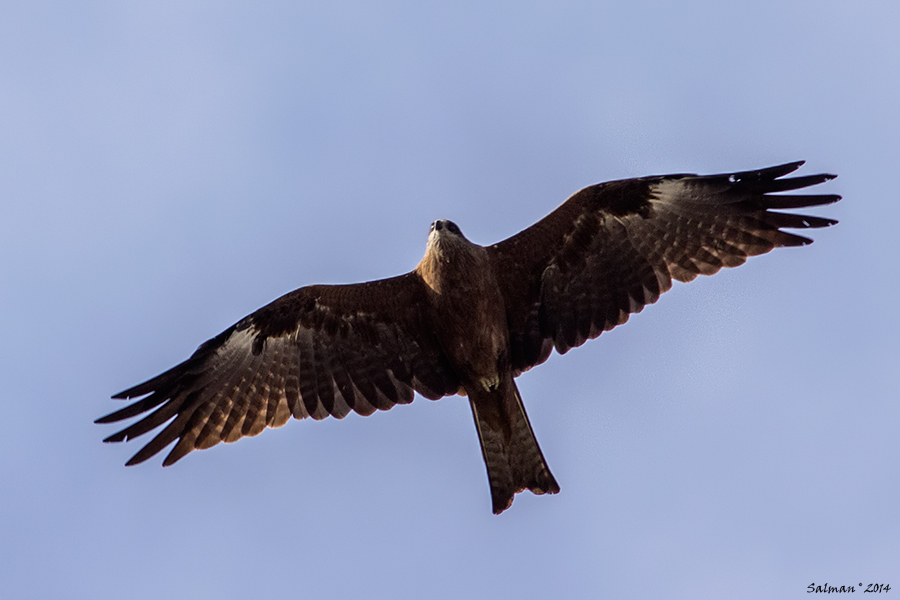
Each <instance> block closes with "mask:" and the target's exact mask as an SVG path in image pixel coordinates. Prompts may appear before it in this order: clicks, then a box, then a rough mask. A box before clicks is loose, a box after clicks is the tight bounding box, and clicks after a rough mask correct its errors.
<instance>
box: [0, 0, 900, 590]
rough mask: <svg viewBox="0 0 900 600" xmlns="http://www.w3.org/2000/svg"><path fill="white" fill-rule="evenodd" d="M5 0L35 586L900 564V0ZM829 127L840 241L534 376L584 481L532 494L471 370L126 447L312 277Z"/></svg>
mask: <svg viewBox="0 0 900 600" xmlns="http://www.w3.org/2000/svg"><path fill="white" fill-rule="evenodd" d="M3 12H4V16H3V18H2V19H0V256H2V257H3V260H2V261H0V310H2V314H3V317H4V318H3V319H2V323H0V339H2V342H0V382H2V386H0V400H2V406H3V409H4V415H5V418H4V420H3V424H2V426H0V427H2V435H0V478H2V481H3V485H2V492H0V539H2V540H3V543H2V544H0V588H2V589H3V590H4V596H5V597H6V596H7V595H8V597H10V598H17V599H18V598H63V597H65V598H91V599H104V598H113V597H116V598H121V597H129V598H135V599H137V598H161V597H192V598H212V597H216V598H246V597H271V598H276V597H277V598H282V597H283V598H296V597H304V598H305V597H308V598H320V599H327V598H351V597H353V598H359V597H366V598H368V597H372V598H380V597H383V598H448V599H449V598H460V597H469V598H498V597H500V598H503V597H512V596H513V595H515V596H517V597H520V598H537V597H548V596H550V595H553V597H567V598H575V599H577V598H602V597H610V598H721V597H729V598H762V597H766V598H796V597H801V595H803V594H805V593H806V588H807V586H808V585H809V584H810V583H812V582H816V583H824V582H826V581H827V582H829V583H832V584H836V583H837V584H859V583H863V584H865V583H869V582H879V583H890V584H891V585H892V587H896V588H897V590H898V591H900V567H898V565H900V541H898V540H900V535H898V534H900V516H898V511H897V497H898V492H900V436H898V435H897V428H898V424H900V406H898V404H900V403H898V398H900V376H898V374H897V371H898V364H900V347H898V344H897V336H898V333H900V318H898V312H897V310H896V308H895V298H896V296H897V293H898V283H897V280H898V277H897V275H898V272H900V268H898V264H897V261H896V259H895V254H896V250H895V245H896V242H895V239H896V235H897V233H896V231H897V225H896V222H897V218H898V217H900V202H898V198H897V189H896V188H897V186H896V183H895V182H894V179H895V178H896V172H897V166H898V161H900V142H898V140H900V113H898V107H900V78H898V74H900V42H898V40H897V33H896V32H897V23H898V22H900V4H898V3H897V2H895V1H887V0H886V1H882V2H874V1H871V2H870V1H868V0H861V1H858V2H852V3H851V2H822V1H816V2H788V3H782V2H778V3H775V2H759V1H757V2H752V3H750V2H738V3H718V2H682V3H665V2H642V1H634V2H628V3H625V2H622V3H614V4H613V3H603V2H564V1H558V2H553V3H549V2H548V3H534V2H494V3H483V2H465V1H463V2H455V3H446V4H427V3H417V2H384V3H373V2H352V1H346V2H341V1H338V2H331V3H327V4H326V3H316V4H313V3H303V2H299V3H279V2H254V3H237V2H231V3H221V2H193V1H179V2H167V1H162V2H154V3H147V2H133V3H117V2H82V3H77V4H76V3H53V2H39V1H38V2H29V3H16V4H11V5H7V6H5V7H4V11H3ZM797 159H806V160H807V161H808V164H807V166H806V167H804V170H803V171H802V172H801V173H803V174H810V173H816V172H834V173H838V174H839V175H840V177H839V178H838V179H837V180H835V181H834V182H831V183H828V184H826V185H825V186H821V187H820V189H821V190H822V192H827V193H838V194H842V195H843V196H844V200H843V201H842V202H841V203H839V204H837V205H834V206H831V207H824V208H822V209H819V210H817V211H816V213H817V214H821V215H824V216H828V217H832V218H836V219H839V220H840V221H841V223H840V225H839V226H837V227H834V228H831V229H828V230H821V231H816V232H814V234H813V237H814V238H815V240H816V243H815V244H813V245H812V246H810V247H806V248H801V249H784V250H780V251H776V252H774V253H772V254H769V255H766V256H763V257H759V258H756V259H752V260H750V261H749V262H748V264H746V265H745V266H742V267H740V268H738V269H734V270H730V271H728V272H724V273H720V274H718V275H716V276H715V277H711V278H701V279H700V280H697V281H695V282H693V283H691V284H689V285H680V284H677V285H676V286H675V288H674V289H673V290H672V291H671V292H669V293H668V294H666V295H665V296H664V297H663V298H662V299H661V300H660V302H659V303H658V304H657V305H654V306H651V307H649V308H647V309H646V310H645V311H644V312H643V313H641V314H640V315H637V316H634V317H633V318H632V319H631V321H630V322H629V323H628V324H626V325H625V326H623V327H620V328H618V329H616V330H614V331H612V332H609V333H606V334H604V335H603V336H601V337H600V339H598V340H595V341H593V342H590V343H588V344H586V345H585V346H584V347H582V348H579V349H576V350H573V351H572V352H570V353H569V354H567V355H566V356H564V357H559V356H556V357H554V358H552V359H551V360H550V361H549V362H548V363H546V364H545V365H543V366H541V367H540V368H537V369H534V370H533V371H530V372H529V373H526V374H525V375H523V376H522V377H521V378H520V379H519V387H520V390H521V392H522V396H523V398H524V400H525V404H526V406H527V408H528V412H529V415H530V417H531V422H532V424H533V426H534V429H535V431H536V434H537V437H538V439H539V440H540V443H541V446H542V449H543V451H544V454H545V456H546V458H547V461H548V463H549V465H550V467H551V468H552V470H553V472H554V474H555V476H556V478H557V480H558V481H559V483H560V486H561V487H562V493H561V494H559V495H557V496H552V497H550V496H544V497H535V496H531V495H524V494H523V495H519V496H518V497H517V499H516V501H515V504H514V505H513V507H512V509H511V510H509V511H507V512H506V513H504V514H503V515H501V516H499V517H497V516H494V515H492V514H491V512H490V499H489V492H488V486H487V480H486V477H485V473H484V466H483V464H482V460H481V455H480V451H479V448H478V442H477V436H476V433H475V429H474V426H473V424H472V417H471V414H470V412H469V408H468V405H467V402H466V400H465V399H463V398H458V397H455V398H446V399H443V400H441V401H439V402H430V401H427V400H424V399H422V398H418V399H417V400H416V401H415V402H414V403H413V404H412V405H410V406H404V407H398V408H396V409H394V410H392V411H390V412H387V413H379V414H376V415H373V416H371V417H368V418H362V417H358V416H356V415H350V416H348V417H347V418H346V419H344V420H343V421H334V420H326V421H322V422H306V421H304V422H297V421H292V422H290V423H288V425H287V426H285V427H283V428H281V429H278V430H272V431H266V432H264V434H263V435H260V436H259V437H256V438H253V439H249V440H242V441H241V442H239V443H237V444H234V445H223V446H217V447H216V448H214V449H212V450H208V451H203V452H197V453H194V454H192V455H190V456H189V457H187V458H186V459H184V460H183V461H181V462H179V463H178V464H177V465H176V466H174V467H172V468H167V469H163V468H161V467H160V466H159V462H160V461H159V460H156V459H154V460H153V461H151V462H148V463H145V464H143V465H140V466H138V467H132V468H125V467H124V466H123V465H124V462H125V461H126V460H127V459H128V458H129V457H130V456H131V455H132V454H133V453H134V452H135V451H136V450H137V449H138V445H137V444H136V443H131V444H127V445H104V444H101V443H100V440H101V439H102V438H103V437H105V436H106V435H108V434H110V433H112V432H113V431H114V429H113V428H112V427H108V426H106V427H104V426H98V425H94V424H93V423H92V421H93V420H94V419H95V418H96V417H98V416H100V415H103V414H106V413H108V412H110V411H111V410H113V409H115V408H117V407H118V406H120V405H119V404H117V403H116V402H115V401H112V400H110V399H109V396H110V395H111V394H113V393H115V392H118V391H120V390H121V389H124V388H126V387H129V386H131V385H133V384H135V383H138V382H140V381H143V380H145V379H147V378H149V377H151V376H153V375H156V374H157V373H159V372H161V371H162V370H164V369H166V368H168V367H170V366H173V365H174V364H176V363H177V362H180V361H181V360H183V359H184V358H186V357H187V356H188V355H189V354H190V353H191V352H192V351H193V350H194V349H195V348H196V347H197V346H198V345H199V344H200V343H202V342H203V341H204V340H206V339H208V338H210V337H212V336H213V335H215V334H217V333H219V332H220V331H221V330H222V329H224V328H225V327H227V326H229V325H230V324H231V323H233V322H235V321H237V320H238V319H240V318H241V317H243V316H244V315H246V314H248V313H250V312H252V311H253V310H255V309H256V308H258V307H259V306H261V305H263V304H265V303H267V302H269V301H271V300H272V299H274V298H276V297H277V296H279V295H281V294H283V293H285V292H288V291H290V290H292V289H294V288H296V287H299V286H301V285H306V284H310V283H343V282H353V281H362V280H369V279H377V278H382V277H387V276H391V275H396V274H399V273H403V272H406V271H408V270H410V269H411V268H412V267H414V266H415V264H416V263H417V262H418V260H419V258H420V257H421V254H422V252H423V251H424V244H425V239H426V236H427V233H428V226H429V224H430V223H431V222H432V221H433V220H434V219H436V218H442V217H443V218H450V219H453V220H454V221H456V222H457V223H458V224H459V225H460V227H461V228H462V229H463V231H464V232H465V233H466V235H467V236H468V237H469V238H470V239H472V240H473V241H476V242H479V243H483V244H488V243H493V242H495V241H498V240H500V239H503V238H505V237H508V236H509V235H512V234H514V233H516V232H517V231H519V230H520V229H523V228H524V227H526V226H528V225H529V224H531V223H532V222H534V221H536V220H537V219H539V218H540V217H542V216H543V215H545V214H546V213H547V212H549V211H550V210H552V209H553V208H554V207H555V206H557V205H558V204H559V203H561V202H562V201H563V200H565V199H566V198H567V197H568V196H569V195H570V194H571V193H573V192H575V191H576V190H577V189H579V188H581V187H584V186H586V185H589V184H592V183H597V182H599V181H604V180H609V179H619V178H625V177H634V176H641V175H649V174H658V173H669V172H701V173H712V172H721V171H729V170H746V169H751V168H756V167H764V166H769V165H772V164H777V163H782V162H788V161H792V160H797Z"/></svg>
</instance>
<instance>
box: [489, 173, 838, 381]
mask: <svg viewBox="0 0 900 600" xmlns="http://www.w3.org/2000/svg"><path fill="white" fill-rule="evenodd" d="M802 164H803V162H795V163H790V164H786V165H781V166H777V167H771V168H768V169H762V170H759V171H747V172H742V173H730V174H722V175H708V176H699V175H668V176H659V177H643V178H640V179H627V180H622V181H612V182H609V183H602V184H599V185H593V186H590V187H587V188H585V189H583V190H581V191H579V192H577V193H575V194H574V195H573V196H572V197H571V198H569V199H568V200H567V201H566V202H565V203H564V204H563V205H562V206H560V207H559V208H557V209H556V210H555V211H553V212H552V213H550V214H549V215H548V216H547V217H545V218H544V219H542V220H541V221H539V222H538V223H536V224H535V225H533V226H531V227H529V228H528V229H526V230H524V231H522V232H521V233H519V234H517V235H514V236H513V237H511V238H509V239H507V240H504V241H502V242H500V243H498V244H496V245H494V246H491V247H490V251H491V253H492V256H493V260H494V265H495V271H496V273H497V276H498V278H500V285H501V289H502V291H503V294H504V297H505V299H506V303H507V315H508V320H509V327H510V342H511V346H512V348H511V350H512V363H513V369H514V370H515V371H516V372H522V371H525V370H527V369H529V368H531V367H533V366H534V365H537V364H540V363H542V362H543V361H545V360H546V359H547V357H548V356H549V355H550V352H551V351H552V349H553V348H554V347H555V348H556V349H557V351H559V352H560V353H565V352H567V351H568V350H569V349H570V348H573V347H575V346H580V345H581V344H583V343H584V342H585V341H586V340H588V339H591V338H595V337H597V336H598V335H600V334H601V333H602V332H603V331H607V330H609V329H612V328H613V327H615V326H616V325H621V324H622V323H624V322H625V321H627V320H628V316H629V315H630V314H631V313H635V312H640V311H641V310H642V309H643V307H644V306H645V305H647V304H652V303H653V302H656V300H657V299H658V298H659V295H660V294H662V293H663V292H665V291H667V290H668V289H669V288H671V287H672V279H677V280H679V281H691V280H692V279H694V278H695V277H696V276H697V275H711V274H713V273H715V272H717V271H718V270H719V269H721V268H722V267H735V266H737V265H740V264H742V263H743V262H744V261H745V260H746V259H747V257H748V256H754V255H756V254H763V253H765V252H768V251H769V250H771V249H773V248H776V247H779V246H802V245H805V244H809V243H811V242H812V240H810V239H808V238H805V237H801V236H799V235H795V234H792V233H787V232H784V231H781V228H782V227H787V228H800V229H806V228H814V227H827V226H829V225H833V224H834V223H836V221H834V220H832V219H824V218H821V217H810V216H804V215H797V214H791V213H782V212H776V211H775V210H772V209H791V208H805V207H809V206H818V205H823V204H829V203H831V202H836V201H837V200H840V196H836V195H831V194H826V195H801V194H792V195H781V194H775V193H776V192H786V191H790V190H797V189H801V188H805V187H808V186H812V185H816V184H819V183H822V182H824V181H827V180H829V179H833V178H834V175H824V174H823V175H808V176H805V177H790V178H783V177H784V176H785V175H787V174H788V173H792V172H793V171H796V170H797V169H798V168H799V167H800V166H801V165H802Z"/></svg>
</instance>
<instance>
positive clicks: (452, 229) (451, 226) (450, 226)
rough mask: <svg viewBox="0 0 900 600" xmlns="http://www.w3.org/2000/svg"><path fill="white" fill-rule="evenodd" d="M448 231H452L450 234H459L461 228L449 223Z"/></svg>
mask: <svg viewBox="0 0 900 600" xmlns="http://www.w3.org/2000/svg"><path fill="white" fill-rule="evenodd" d="M447 229H449V230H450V233H459V227H457V226H456V223H448V224H447Z"/></svg>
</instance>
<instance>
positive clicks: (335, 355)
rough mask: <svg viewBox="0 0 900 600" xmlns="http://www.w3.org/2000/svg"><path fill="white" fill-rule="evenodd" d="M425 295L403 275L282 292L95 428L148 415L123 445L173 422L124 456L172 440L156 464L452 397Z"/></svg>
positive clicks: (143, 387) (454, 385) (454, 384)
mask: <svg viewBox="0 0 900 600" xmlns="http://www.w3.org/2000/svg"><path fill="white" fill-rule="evenodd" d="M424 293H425V289H424V284H423V283H422V281H421V279H420V278H419V276H418V275H417V274H415V273H409V274H407V275H402V276H400V277H394V278H391V279H384V280H380V281H373V282H369V283H361V284H355V285H340V286H325V285H318V286H310V287H304V288H300V289H299V290H296V291H294V292H291V293H289V294H287V295H285V296H282V297H281V298H279V299H278V300H275V301H274V302H272V303H271V304H269V305H267V306H264V307H263V308H261V309H259V310H258V311H256V312H255V313H253V314H252V315H250V316H248V317H247V318H245V319H243V320H241V321H240V322H238V323H236V324H235V325H233V326H231V327H229V328H228V329H227V330H226V331H224V332H222V333H221V334H220V335H218V336H216V337H215V338H213V339H211V340H209V341H208V342H206V343H204V344H203V345H202V346H200V348H198V349H197V351H196V352H195V353H194V354H193V355H192V356H191V357H190V358H189V359H188V360H186V361H184V362H183V363H181V364H180V365H178V366H176V367H174V368H172V369H170V370H168V371H166V372H165V373H163V374H162V375H159V376H157V377H154V378H153V379H151V380H150V381H147V382H145V383H142V384H140V385H137V386H135V387H133V388H131V389H128V390H125V391H124V392H121V393H119V394H116V395H115V396H114V398H138V397H141V396H146V397H145V398H143V399H141V400H138V401H137V402H134V403H133V404H130V405H128V406H126V407H125V408H123V409H121V410H119V411H116V412H114V413H112V414H109V415H107V416H105V417H101V418H100V419H97V421H96V422H97V423H112V422H115V421H121V420H123V419H128V418H130V417H135V416H138V415H140V414H142V413H145V412H147V411H150V410H153V412H152V413H150V414H149V415H146V416H144V417H143V418H142V419H141V420H139V421H137V422H136V423H134V424H132V425H131V426H130V427H127V428H126V429H123V430H122V431H120V432H118V433H116V434H114V435H111V436H109V437H108V438H106V439H105V440H104V441H106V442H121V441H124V440H129V439H132V438H135V437H137V436H139V435H142V434H144V433H147V432H148V431H150V430H152V429H155V428H157V427H159V426H161V425H163V424H164V423H166V422H167V421H170V420H171V421H170V422H169V423H168V424H167V425H166V426H165V427H164V428H163V429H162V430H161V431H160V432H159V433H158V434H157V435H156V437H154V438H153V439H152V440H151V441H150V442H149V443H148V444H147V445H146V446H144V447H143V448H142V449H141V450H140V451H139V452H138V453H137V454H135V455H134V456H133V457H132V458H131V460H129V461H128V464H129V465H132V464H137V463H140V462H143V461H145V460H147V459H148V458H150V457H151V456H153V455H154V454H156V453H157V452H159V451H160V450H162V449H163V448H165V447H166V446H168V445H169V444H170V443H172V442H173V441H175V440H178V443H177V444H175V447H174V448H173V449H172V451H171V452H170V453H169V455H168V456H167V457H166V459H165V461H164V462H163V464H164V465H170V464H172V463H174V462H175V461H177V460H178V459H180V458H181V457H183V456H184V455H185V454H187V453H188V452H190V451H192V450H195V449H202V448H209V447H211V446H214V445H216V444H218V443H219V442H234V441H236V440H238V439H240V438H241V437H244V436H252V435H257V434H258V433H260V432H261V431H262V430H263V429H265V428H266V427H280V426H282V425H284V424H285V423H286V422H287V421H288V419H289V418H290V417H291V416H293V417H294V418H297V419H303V418H306V417H312V418H313V419H324V418H325V417H327V416H328V415H331V416H334V417H337V418H338V419H340V418H343V417H344V416H346V415H347V414H348V413H349V412H350V411H351V410H354V411H356V412H357V413H359V414H361V415H370V414H372V413H373V412H374V411H375V410H376V409H378V410H388V409H390V408H391V407H393V406H394V405H395V404H406V403H409V402H412V400H413V396H414V392H419V393H420V394H422V395H423V396H425V397H426V398H430V399H437V398H440V397H441V396H445V395H448V394H453V393H456V391H457V390H458V389H459V382H458V380H457V378H456V376H455V375H454V374H453V370H452V369H451V367H450V365H449V364H448V362H447V359H446V358H445V357H444V354H443V353H442V352H441V350H440V347H439V345H438V343H437V340H436V339H435V337H434V333H433V331H432V330H431V327H429V326H428V325H427V324H426V323H425V321H424V320H425V316H424V312H423V307H425V306H426V305H427V302H426V301H425V300H424V297H423V295H424ZM148 394H149V395H148ZM154 409H155V410H154Z"/></svg>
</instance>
